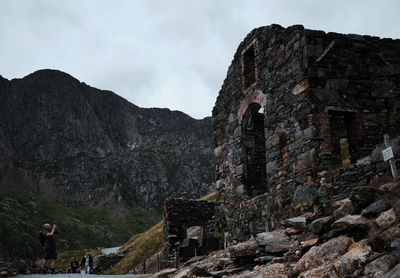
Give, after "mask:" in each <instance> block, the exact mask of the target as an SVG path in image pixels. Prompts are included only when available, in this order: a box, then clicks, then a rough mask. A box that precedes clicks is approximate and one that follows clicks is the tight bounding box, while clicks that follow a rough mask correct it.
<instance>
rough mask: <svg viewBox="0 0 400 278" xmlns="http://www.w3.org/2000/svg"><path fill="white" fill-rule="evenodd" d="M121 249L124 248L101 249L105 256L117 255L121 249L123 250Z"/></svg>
mask: <svg viewBox="0 0 400 278" xmlns="http://www.w3.org/2000/svg"><path fill="white" fill-rule="evenodd" d="M121 247H122V246H117V247H110V248H103V249H101V252H103V254H105V255H109V254H112V253H116V252H117V251H118V250H119V248H121Z"/></svg>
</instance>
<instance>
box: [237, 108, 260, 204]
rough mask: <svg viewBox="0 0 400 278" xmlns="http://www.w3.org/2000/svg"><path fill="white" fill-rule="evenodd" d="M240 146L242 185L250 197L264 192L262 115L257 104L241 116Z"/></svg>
mask: <svg viewBox="0 0 400 278" xmlns="http://www.w3.org/2000/svg"><path fill="white" fill-rule="evenodd" d="M242 129H243V130H242V134H243V137H242V145H243V149H244V155H245V159H244V163H245V172H244V179H243V184H244V185H245V186H246V188H247V192H248V194H249V195H250V196H255V195H258V194H261V193H264V192H265V191H266V157H265V134H264V115H263V113H262V107H261V105H260V104H258V103H251V104H250V105H249V106H248V107H247V110H246V112H245V113H244V115H243V120H242Z"/></svg>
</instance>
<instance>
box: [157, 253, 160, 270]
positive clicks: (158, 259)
mask: <svg viewBox="0 0 400 278" xmlns="http://www.w3.org/2000/svg"><path fill="white" fill-rule="evenodd" d="M157 272H160V254H157Z"/></svg>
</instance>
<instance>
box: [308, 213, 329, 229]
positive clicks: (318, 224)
mask: <svg viewBox="0 0 400 278" xmlns="http://www.w3.org/2000/svg"><path fill="white" fill-rule="evenodd" d="M333 220H334V218H333V216H331V215H330V216H326V217H322V218H318V219H315V220H314V221H313V222H311V225H310V231H311V232H312V233H314V234H319V233H320V232H321V231H323V230H324V229H325V228H326V227H327V226H328V225H330V224H331V223H332V222H333Z"/></svg>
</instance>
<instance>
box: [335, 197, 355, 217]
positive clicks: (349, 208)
mask: <svg viewBox="0 0 400 278" xmlns="http://www.w3.org/2000/svg"><path fill="white" fill-rule="evenodd" d="M347 200H348V202H344V203H343V204H342V205H341V206H340V207H339V208H338V209H336V210H335V211H334V212H333V215H334V216H335V218H342V217H344V216H346V215H348V214H352V213H353V212H354V207H353V204H352V203H351V201H350V200H349V199H347Z"/></svg>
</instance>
